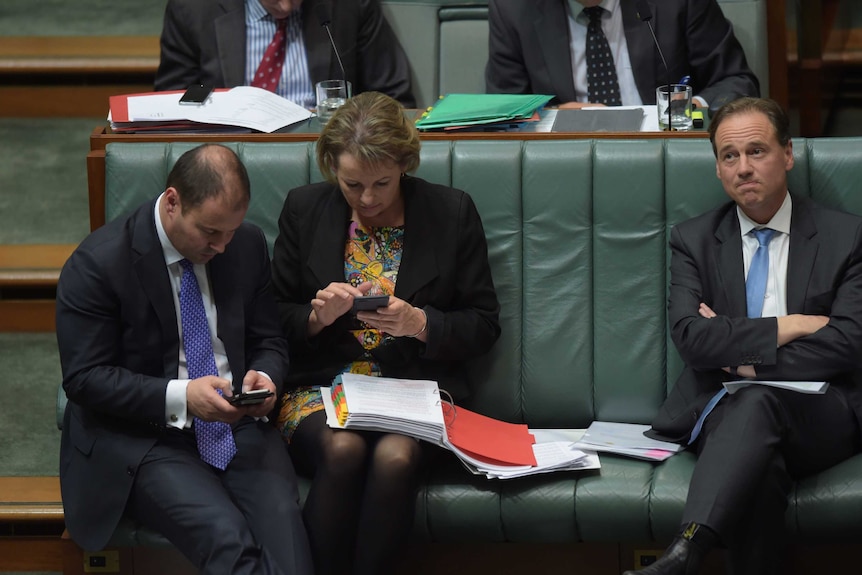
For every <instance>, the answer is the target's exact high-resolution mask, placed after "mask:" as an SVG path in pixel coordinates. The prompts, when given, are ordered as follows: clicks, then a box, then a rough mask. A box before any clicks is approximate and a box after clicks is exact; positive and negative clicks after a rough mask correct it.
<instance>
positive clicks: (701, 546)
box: [623, 523, 716, 575]
mask: <svg viewBox="0 0 862 575" xmlns="http://www.w3.org/2000/svg"><path fill="white" fill-rule="evenodd" d="M715 539H716V538H715V535H714V534H713V533H711V532H710V531H709V529H707V528H706V527H702V526H699V525H696V524H694V523H692V524H690V525H689V526H687V527H686V529H685V530H684V531H683V533H682V534H681V535H680V536H678V537H677V538H676V539H674V540H673V543H671V544H670V547H668V548H667V549H666V550H665V552H664V555H662V556H661V558H659V560H658V561H656V562H655V563H653V564H652V565H650V566H648V567H644V568H643V569H641V570H639V571H626V572H624V573H623V575H695V574H696V573H697V572H698V570H699V569H700V564H701V563H703V558H704V557H706V554H707V553H708V552H709V550H710V549H711V548H712V546H713V545H714V542H715Z"/></svg>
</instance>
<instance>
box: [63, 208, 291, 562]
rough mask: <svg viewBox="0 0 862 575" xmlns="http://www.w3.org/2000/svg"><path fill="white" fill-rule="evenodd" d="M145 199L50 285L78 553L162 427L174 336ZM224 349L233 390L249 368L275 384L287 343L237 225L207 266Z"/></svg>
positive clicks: (250, 239)
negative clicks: (53, 293) (53, 296)
mask: <svg viewBox="0 0 862 575" xmlns="http://www.w3.org/2000/svg"><path fill="white" fill-rule="evenodd" d="M153 208H154V202H152V201H150V202H147V203H145V204H144V205H142V206H141V207H139V208H138V209H137V210H136V211H135V212H133V213H132V214H131V215H130V216H129V217H128V218H119V219H117V220H114V221H113V222H111V223H109V224H107V225H106V226H104V227H102V228H99V229H98V230H96V231H95V232H93V233H92V234H90V236H88V237H87V238H86V239H85V240H84V241H83V242H82V243H81V245H80V246H79V247H78V248H77V249H76V250H75V252H74V253H73V254H72V256H71V257H70V258H69V260H68V262H66V265H65V266H64V267H63V271H62V273H61V275H60V281H59V284H58V286H57V340H58V343H59V349H60V360H61V363H62V368H63V387H64V389H65V391H66V395H67V397H68V399H69V402H68V404H67V406H66V413H65V419H64V424H63V434H62V440H61V448H60V482H61V488H62V494H63V506H64V509H65V517H66V526H67V527H68V529H69V532H70V533H71V535H72V537H73V538H74V539H75V541H77V542H78V543H79V544H80V545H81V546H83V547H84V548H86V549H101V548H102V547H104V545H105V544H106V543H107V542H108V539H109V538H110V536H111V533H112V532H113V530H114V528H115V527H116V525H117V523H118V522H119V520H120V517H121V515H122V514H123V511H124V509H125V506H126V500H127V499H128V497H129V492H130V490H131V487H132V482H133V481H134V477H135V470H136V468H137V466H138V464H139V463H140V462H141V460H142V459H143V457H144V455H145V454H146V453H147V452H148V451H149V449H150V448H151V447H152V446H153V444H154V443H155V442H156V440H157V438H158V436H159V434H160V433H161V432H162V430H163V429H164V427H165V391H166V389H167V384H168V380H170V379H175V378H176V377H177V370H178V365H179V345H180V340H179V334H178V329H177V316H176V310H175V308H174V302H173V296H172V292H171V289H172V287H171V284H170V278H169V275H168V270H167V266H166V265H165V259H164V255H163V251H162V247H161V244H160V243H159V240H158V236H157V234H156V228H155V222H154V220H153ZM207 268H208V271H209V274H210V281H211V284H212V293H213V298H214V300H215V305H216V309H217V310H218V337H219V338H220V339H221V341H222V342H223V343H224V346H225V350H226V352H227V357H228V361H229V363H230V368H231V372H232V373H233V376H234V391H235V392H239V391H241V389H240V388H241V385H242V378H243V376H244V375H245V373H246V371H248V370H249V369H256V370H260V371H263V372H266V373H267V374H268V375H269V376H270V377H271V378H272V380H273V382H274V383H275V385H276V388H277V389H280V386H281V383H282V381H283V378H284V376H285V374H286V372H287V345H286V341H285V339H284V337H283V335H282V334H281V330H280V327H279V325H278V322H277V320H276V318H275V304H274V302H273V299H272V288H271V281H270V266H269V256H268V252H267V249H266V243H265V241H264V237H263V233H262V232H261V231H260V229H258V228H256V227H254V226H252V225H250V224H243V225H242V226H241V227H240V229H239V230H237V232H236V234H235V235H234V238H233V240H232V241H231V242H230V243H229V244H228V246H227V248H226V249H225V251H224V253H222V254H220V255H217V256H215V257H214V258H213V259H212V260H211V262H210V263H209V264H208V266H207Z"/></svg>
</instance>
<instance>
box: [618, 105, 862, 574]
mask: <svg viewBox="0 0 862 575" xmlns="http://www.w3.org/2000/svg"><path fill="white" fill-rule="evenodd" d="M789 123H790V122H789V120H788V119H787V115H786V114H785V113H784V110H782V109H781V107H780V106H778V104H776V103H775V102H773V101H772V100H761V99H756V98H742V99H738V100H736V101H734V102H731V103H729V104H727V105H725V106H724V107H722V108H721V110H719V111H718V113H717V114H716V115H715V117H713V119H712V122H711V123H710V126H709V130H710V139H711V140H712V145H713V151H714V152H715V155H716V172H717V174H718V177H719V178H720V179H721V182H722V185H723V187H724V190H725V192H726V193H727V195H728V196H729V197H730V198H731V200H732V201H731V202H727V203H725V204H724V205H722V206H720V207H718V208H716V209H714V210H712V211H709V212H707V213H706V214H703V215H701V216H698V217H695V218H693V219H690V220H688V221H685V222H682V223H680V224H678V225H676V226H674V228H673V230H672V231H671V238H670V248H671V264H670V274H671V280H670V293H669V299H668V322H669V324H670V329H671V336H672V338H673V342H674V344H675V345H676V348H677V350H679V353H680V355H681V356H682V359H683V360H684V361H685V364H686V365H685V369H684V370H683V371H682V374H681V375H680V377H679V379H677V381H676V384H675V385H674V387H673V390H672V391H671V393H670V395H669V396H668V398H667V400H666V401H665V402H664V404H663V405H662V407H661V409H660V410H659V413H658V415H657V416H656V418H655V419H654V420H653V422H652V427H653V434H654V433H656V432H657V433H658V434H660V435H661V436H663V437H664V438H666V439H667V438H669V439H672V440H674V441H679V442H681V443H684V444H688V445H690V446H691V448H692V449H694V450H696V452H697V463H696V465H695V468H694V473H693V475H692V478H691V482H690V484H689V489H688V498H687V500H686V503H685V509H684V510H683V515H682V520H683V521H682V523H683V524H682V527H681V530H680V534H679V536H678V537H677V538H676V539H675V540H674V542H673V543H672V544H671V546H670V547H669V548H668V549H667V551H666V552H665V554H664V555H663V556H662V558H661V559H659V560H658V561H656V562H655V563H653V564H652V565H650V566H649V567H646V568H645V569H643V570H642V571H639V572H638V574H639V575H691V574H693V573H697V572H698V570H699V567H700V564H701V562H702V560H703V558H704V555H705V554H706V553H707V552H708V551H709V549H710V548H711V547H713V546H716V545H724V546H726V547H727V548H728V551H729V552H728V554H727V561H728V563H729V565H728V566H729V570H728V572H730V573H734V574H735V575H747V574H751V575H769V574H777V573H784V572H785V571H783V570H781V565H780V560H781V558H782V556H783V553H782V552H781V550H782V544H783V542H784V537H785V531H784V524H785V523H784V522H785V517H784V515H785V510H786V508H787V498H788V495H789V494H790V492H791V489H792V487H793V480H798V479H800V478H803V477H806V476H809V475H812V474H815V473H818V472H820V471H823V470H824V469H827V468H829V467H831V466H833V465H836V464H838V463H840V462H841V461H843V460H845V459H847V458H849V457H850V456H852V455H853V454H855V453H857V452H858V451H859V446H860V437H859V432H860V428H859V421H860V417H862V296H860V294H862V218H860V217H858V216H856V215H851V214H847V213H843V212H839V211H837V210H833V209H829V208H826V207H824V206H821V205H818V204H817V203H815V202H813V201H812V200H810V199H808V198H806V197H804V196H799V195H794V194H791V193H789V192H788V190H787V172H788V171H789V170H790V169H791V168H792V167H793V146H792V143H791V140H790V131H789ZM737 379H749V380H754V381H756V380H763V381H782V380H783V381H787V380H791V381H792V380H796V381H828V382H829V387H828V388H827V389H826V392H825V393H823V394H819V395H818V394H806V393H799V392H796V391H791V390H786V389H778V388H774V387H769V386H766V385H749V386H747V387H744V388H742V389H740V390H738V391H736V392H735V393H734V394H733V395H730V394H726V393H725V390H724V387H723V385H722V384H723V383H724V382H726V381H729V380H737ZM627 575H633V573H630V572H627Z"/></svg>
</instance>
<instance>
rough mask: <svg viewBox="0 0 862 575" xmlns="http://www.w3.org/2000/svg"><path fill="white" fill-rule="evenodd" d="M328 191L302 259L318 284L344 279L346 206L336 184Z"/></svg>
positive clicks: (348, 219) (324, 284)
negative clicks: (305, 259) (305, 254)
mask: <svg viewBox="0 0 862 575" xmlns="http://www.w3.org/2000/svg"><path fill="white" fill-rule="evenodd" d="M324 193H326V192H324ZM328 193H329V200H327V202H326V205H325V206H324V207H323V210H322V213H321V216H320V223H319V225H318V226H317V228H316V229H315V231H314V239H313V241H312V243H311V250H310V251H309V254H308V261H307V262H306V265H308V268H309V269H310V270H311V273H312V274H314V277H315V279H316V280H317V282H318V284H319V285H320V286H326V285H328V284H329V283H330V282H343V281H344V244H345V242H346V241H347V222H348V221H350V206H348V205H347V202H346V201H345V200H344V197H343V196H342V195H341V191H340V190H339V189H338V186H336V185H333V187H332V189H331V190H330V191H329V192H328Z"/></svg>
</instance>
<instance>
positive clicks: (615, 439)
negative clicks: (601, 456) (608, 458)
mask: <svg viewBox="0 0 862 575" xmlns="http://www.w3.org/2000/svg"><path fill="white" fill-rule="evenodd" d="M649 428H650V426H649V425H638V424H633V423H612V422H608V421H594V422H592V423H591V424H590V426H589V427H588V428H587V431H586V433H584V437H583V438H582V439H581V440H580V441H579V442H577V443H576V444H575V447H577V448H578V449H593V450H595V451H599V452H602V451H603V452H606V453H615V454H617V455H626V456H629V457H634V458H636V459H646V460H648V461H664V460H665V459H667V458H668V457H670V456H672V455H674V454H675V453H677V452H679V451H681V450H682V446H681V445H679V444H677V443H669V442H667V441H658V440H656V439H650V438H649V437H646V436H645V435H644V434H643V433H644V431H646V430H647V429H649Z"/></svg>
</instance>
